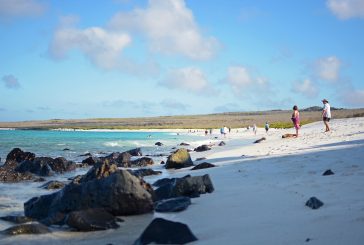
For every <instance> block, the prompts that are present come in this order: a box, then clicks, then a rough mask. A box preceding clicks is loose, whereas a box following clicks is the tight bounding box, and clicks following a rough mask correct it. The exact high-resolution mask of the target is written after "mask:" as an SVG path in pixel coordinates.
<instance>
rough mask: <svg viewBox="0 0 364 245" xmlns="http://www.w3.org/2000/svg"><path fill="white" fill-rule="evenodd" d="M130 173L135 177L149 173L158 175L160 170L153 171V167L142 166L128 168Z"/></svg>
mask: <svg viewBox="0 0 364 245" xmlns="http://www.w3.org/2000/svg"><path fill="white" fill-rule="evenodd" d="M130 173H131V174H132V175H135V176H137V177H144V176H149V175H158V174H161V173H162V171H154V170H153V169H150V168H142V169H136V170H130Z"/></svg>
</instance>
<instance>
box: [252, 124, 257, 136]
mask: <svg viewBox="0 0 364 245" xmlns="http://www.w3.org/2000/svg"><path fill="white" fill-rule="evenodd" d="M253 132H254V134H257V125H255V124H254V125H253Z"/></svg>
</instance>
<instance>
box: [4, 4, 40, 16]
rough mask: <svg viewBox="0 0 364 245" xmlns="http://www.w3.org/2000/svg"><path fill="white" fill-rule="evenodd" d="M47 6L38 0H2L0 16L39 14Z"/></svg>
mask: <svg viewBox="0 0 364 245" xmlns="http://www.w3.org/2000/svg"><path fill="white" fill-rule="evenodd" d="M45 9H46V6H45V5H44V4H43V3H41V2H40V1H36V0H0V17H2V18H9V17H22V16H39V15H41V14H43V13H44V11H45Z"/></svg>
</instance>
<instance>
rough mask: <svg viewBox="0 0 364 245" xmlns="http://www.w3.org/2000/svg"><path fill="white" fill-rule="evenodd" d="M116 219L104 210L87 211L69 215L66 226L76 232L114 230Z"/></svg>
mask: <svg viewBox="0 0 364 245" xmlns="http://www.w3.org/2000/svg"><path fill="white" fill-rule="evenodd" d="M116 221H117V219H116V218H115V217H114V216H113V215H111V214H110V213H108V212H107V211H105V210H104V209H87V210H80V211H73V212H71V213H69V215H68V217H67V219H66V224H67V225H68V226H69V227H72V228H74V229H76V230H78V231H99V230H107V229H116V228H118V227H119V225H118V224H117V223H116Z"/></svg>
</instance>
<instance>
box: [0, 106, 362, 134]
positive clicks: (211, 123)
mask: <svg viewBox="0 0 364 245" xmlns="http://www.w3.org/2000/svg"><path fill="white" fill-rule="evenodd" d="M321 110H322V107H319V106H313V107H309V108H306V109H304V110H303V111H302V110H301V111H302V114H301V123H302V124H306V123H310V122H316V121H321V120H322V114H321ZM333 110H336V111H335V113H333V118H335V119H337V118H349V117H362V116H364V108H361V109H334V108H333ZM291 115H292V110H272V111H253V112H226V113H218V114H209V115H179V116H159V117H140V118H93V119H92V118H90V119H53V120H43V121H23V122H0V128H18V129H55V128H68V129H175V128H181V129H182V128H185V129H191V128H193V129H206V128H220V127H222V126H224V125H225V126H227V127H231V128H246V127H247V126H251V125H253V124H256V125H257V126H258V127H264V125H265V123H266V122H269V124H270V125H271V127H273V125H276V126H275V127H293V126H292V121H291Z"/></svg>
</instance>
